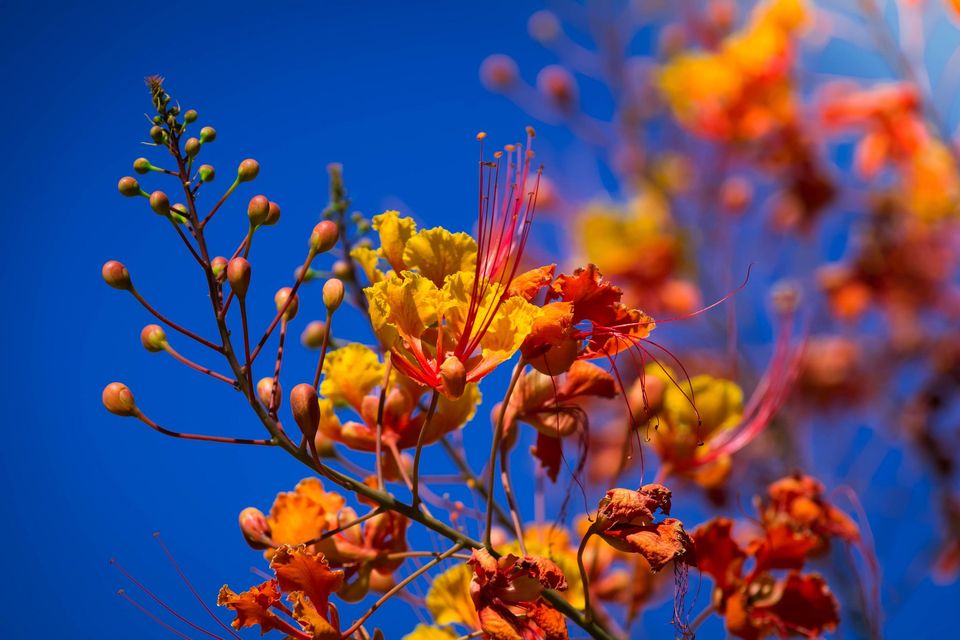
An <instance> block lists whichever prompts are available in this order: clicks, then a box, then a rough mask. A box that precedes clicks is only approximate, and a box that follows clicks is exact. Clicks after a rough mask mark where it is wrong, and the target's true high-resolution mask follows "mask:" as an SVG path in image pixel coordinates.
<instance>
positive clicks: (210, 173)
mask: <svg viewBox="0 0 960 640" xmlns="http://www.w3.org/2000/svg"><path fill="white" fill-rule="evenodd" d="M197 173H198V174H199V175H200V182H213V179H214V178H215V177H216V175H217V174H216V172H215V171H214V170H213V165H212V164H202V165H200V168H199V169H198V170H197Z"/></svg>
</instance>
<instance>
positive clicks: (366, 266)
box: [350, 247, 384, 284]
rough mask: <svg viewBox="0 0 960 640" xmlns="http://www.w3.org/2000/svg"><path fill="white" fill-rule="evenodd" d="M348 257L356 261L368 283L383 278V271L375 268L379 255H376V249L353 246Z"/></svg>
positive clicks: (373, 282) (376, 281)
mask: <svg viewBox="0 0 960 640" xmlns="http://www.w3.org/2000/svg"><path fill="white" fill-rule="evenodd" d="M350 257H351V258H353V259H354V260H355V261H356V263H357V265H358V266H359V267H360V270H361V271H363V274H364V275H365V276H367V281H368V282H369V283H370V284H376V283H378V282H380V281H381V280H383V278H384V275H383V271H380V269H378V268H377V264H378V263H379V262H380V256H378V255H377V252H376V251H374V250H373V249H371V248H370V247H354V248H353V249H352V250H351V251H350Z"/></svg>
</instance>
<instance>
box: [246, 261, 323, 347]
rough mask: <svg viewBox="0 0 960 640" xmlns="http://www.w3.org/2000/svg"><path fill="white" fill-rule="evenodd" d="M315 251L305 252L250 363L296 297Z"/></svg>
mask: <svg viewBox="0 0 960 640" xmlns="http://www.w3.org/2000/svg"><path fill="white" fill-rule="evenodd" d="M316 255H317V254H316V252H315V251H314V250H313V249H312V248H311V249H310V251H309V252H307V259H306V260H305V261H304V262H303V268H302V269H300V275H298V276H297V280H296V282H294V283H293V287H291V288H290V294H289V295H288V296H287V301H286V302H284V303H283V306H281V307H280V308H279V309H278V310H277V315H275V316H274V317H273V321H272V322H271V323H270V326H269V327H267V330H266V331H264V332H263V337H261V338H260V342H258V343H257V348H256V349H254V350H253V353H252V354H251V358H252V359H251V360H250V361H249V363H250V364H253V360H256V359H257V356H258V355H259V354H260V350H261V349H263V345H264V344H266V342H267V340H269V339H270V334H272V333H273V330H274V329H276V328H277V325H278V324H279V323H280V320H281V319H282V318H283V316H284V315H285V314H286V313H287V309H289V308H290V305H292V304H293V301H294V300H296V298H297V290H298V289H299V288H300V285H301V284H303V279H304V277H305V276H306V275H307V270H308V269H309V268H310V263H311V262H313V259H314V258H315V257H316ZM329 332H330V327H329V324H328V326H327V333H329Z"/></svg>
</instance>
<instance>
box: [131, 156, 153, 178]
mask: <svg viewBox="0 0 960 640" xmlns="http://www.w3.org/2000/svg"><path fill="white" fill-rule="evenodd" d="M152 168H153V165H152V164H150V161H149V160H147V159H146V158H137V159H136V160H134V161H133V170H134V171H136V172H137V173H139V174H140V175H143V174H145V173H149V172H150V169H152Z"/></svg>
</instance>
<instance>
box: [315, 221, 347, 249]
mask: <svg viewBox="0 0 960 640" xmlns="http://www.w3.org/2000/svg"><path fill="white" fill-rule="evenodd" d="M339 239H340V229H339V228H338V227H337V224H336V223H335V222H332V221H331V220H324V221H323V222H321V223H320V224H318V225H317V226H315V227H314V228H313V233H311V234H310V247H311V248H312V249H313V250H314V251H315V252H316V253H326V252H327V251H330V249H333V248H334V247H335V246H336V244H337V240H339Z"/></svg>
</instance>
